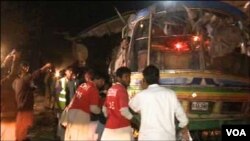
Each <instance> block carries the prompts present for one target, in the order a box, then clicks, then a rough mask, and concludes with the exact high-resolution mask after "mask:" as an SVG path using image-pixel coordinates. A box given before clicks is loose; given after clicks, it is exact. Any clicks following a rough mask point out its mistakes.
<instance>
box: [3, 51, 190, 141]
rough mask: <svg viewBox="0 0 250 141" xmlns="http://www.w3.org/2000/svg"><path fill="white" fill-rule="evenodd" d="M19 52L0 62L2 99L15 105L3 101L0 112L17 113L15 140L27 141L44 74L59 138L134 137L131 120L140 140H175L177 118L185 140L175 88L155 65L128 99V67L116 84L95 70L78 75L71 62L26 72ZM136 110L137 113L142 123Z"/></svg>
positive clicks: (120, 72) (121, 70)
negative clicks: (7, 97) (38, 85)
mask: <svg viewBox="0 0 250 141" xmlns="http://www.w3.org/2000/svg"><path fill="white" fill-rule="evenodd" d="M19 56H20V54H19V51H18V50H15V52H14V53H11V54H9V55H8V56H7V57H6V59H5V60H4V61H3V63H2V65H1V90H2V89H4V92H3V93H2V91H1V99H2V95H12V96H13V97H12V99H14V100H13V103H16V105H15V106H12V108H13V109H8V108H9V107H8V106H6V105H3V109H2V111H4V110H13V111H16V116H15V121H16V132H15V140H17V141H24V140H27V134H28V131H29V128H30V127H32V124H33V120H34V116H33V105H34V95H33V90H34V80H35V79H37V78H38V77H40V76H41V74H42V73H44V74H45V77H44V84H45V98H46V106H47V108H49V109H52V110H55V111H56V112H57V113H58V127H57V136H58V137H59V138H60V140H67V141H70V140H72V141H75V140H94V141H97V140H103V141H105V140H135V139H134V136H133V128H132V124H133V123H135V122H136V123H140V126H139V127H138V129H139V137H138V140H176V126H175V119H177V120H178V121H179V124H178V126H179V127H180V128H181V133H182V137H183V139H185V140H189V139H190V138H189V137H190V135H189V131H188V118H187V116H186V114H185V112H184V111H183V109H182V106H181V104H180V102H179V101H178V99H177V97H176V94H175V92H174V91H172V90H170V89H167V88H164V87H161V86H160V85H159V79H160V74H159V69H158V68H157V67H155V66H153V65H149V66H147V67H146V68H144V70H143V72H142V74H143V80H142V81H141V82H142V83H141V85H142V88H143V90H142V91H141V92H140V93H138V94H136V95H135V96H134V97H132V98H131V99H129V96H128V92H127V88H128V86H129V85H130V77H131V70H130V69H129V68H128V67H126V66H123V65H122V66H121V67H118V68H117V69H116V71H115V79H114V82H110V81H109V79H108V78H107V77H106V76H107V75H106V74H103V73H100V72H98V70H92V69H89V68H85V70H82V71H81V73H79V72H77V71H76V69H75V68H74V67H73V66H68V67H67V68H66V69H65V70H64V71H63V72H62V73H61V74H62V75H61V76H59V77H55V68H54V66H53V65H52V64H51V63H46V64H45V65H44V66H43V67H41V68H39V69H38V70H36V71H34V72H32V73H30V71H29V65H28V63H27V62H22V61H20V59H17V58H19ZM11 60H12V63H9V64H11V65H9V67H8V66H7V64H8V63H7V62H8V61H10V62H11ZM19 61H20V62H19ZM8 68H10V69H8ZM1 104H2V103H1ZM1 108H2V105H1ZM135 113H138V114H139V115H140V121H138V118H136V114H135Z"/></svg>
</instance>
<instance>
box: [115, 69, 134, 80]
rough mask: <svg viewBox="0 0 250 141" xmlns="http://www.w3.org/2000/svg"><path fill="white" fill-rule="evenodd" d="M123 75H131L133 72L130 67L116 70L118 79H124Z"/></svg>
mask: <svg viewBox="0 0 250 141" xmlns="http://www.w3.org/2000/svg"><path fill="white" fill-rule="evenodd" d="M123 74H131V70H130V69H129V68H128V67H120V68H118V69H117V70H116V77H120V78H121V77H122V75H123Z"/></svg>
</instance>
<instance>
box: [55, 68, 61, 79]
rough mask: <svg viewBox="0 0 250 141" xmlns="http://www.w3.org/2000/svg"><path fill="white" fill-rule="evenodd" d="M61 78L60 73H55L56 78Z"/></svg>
mask: <svg viewBox="0 0 250 141" xmlns="http://www.w3.org/2000/svg"><path fill="white" fill-rule="evenodd" d="M59 76H60V72H59V71H58V70H57V71H56V73H55V77H56V78H58V77H59Z"/></svg>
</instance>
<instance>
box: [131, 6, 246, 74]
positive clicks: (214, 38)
mask: <svg viewBox="0 0 250 141" xmlns="http://www.w3.org/2000/svg"><path fill="white" fill-rule="evenodd" d="M197 11H198V10H196V11H195V10H194V12H197ZM203 15H204V16H203V17H201V18H197V19H194V20H193V21H191V20H190V16H189V15H188V13H187V12H186V11H178V12H177V11H176V12H171V13H167V12H166V11H163V12H159V13H157V14H155V15H154V16H153V18H152V20H151V21H152V24H151V25H152V28H151V46H150V56H149V57H150V64H154V65H156V66H157V67H158V68H160V69H161V70H210V71H219V72H222V73H227V74H233V75H240V76H246V75H249V74H248V71H249V56H247V55H246V54H244V53H242V45H243V44H244V42H243V39H244V37H242V32H241V30H240V29H239V26H238V25H237V21H234V19H233V18H231V17H230V16H228V15H222V14H221V13H219V14H218V13H215V12H213V11H205V12H203ZM213 18H214V20H213V21H211V20H212V19H213ZM149 21H150V20H149V18H145V19H142V20H140V21H138V22H137V23H136V25H135V28H134V33H133V36H132V43H131V50H130V60H131V62H130V63H129V65H130V67H131V69H132V70H133V71H142V69H143V68H144V67H145V66H146V65H147V57H148V56H147V51H148V40H149V32H148V31H149ZM222 23H223V24H222ZM229 33H234V34H233V35H232V34H229Z"/></svg>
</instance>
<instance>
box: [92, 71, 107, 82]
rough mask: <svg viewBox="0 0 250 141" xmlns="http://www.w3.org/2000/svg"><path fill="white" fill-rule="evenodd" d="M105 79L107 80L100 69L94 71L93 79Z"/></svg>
mask: <svg viewBox="0 0 250 141" xmlns="http://www.w3.org/2000/svg"><path fill="white" fill-rule="evenodd" d="M98 79H103V80H105V75H104V74H103V73H101V72H98V71H95V72H94V71H93V80H98Z"/></svg>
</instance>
